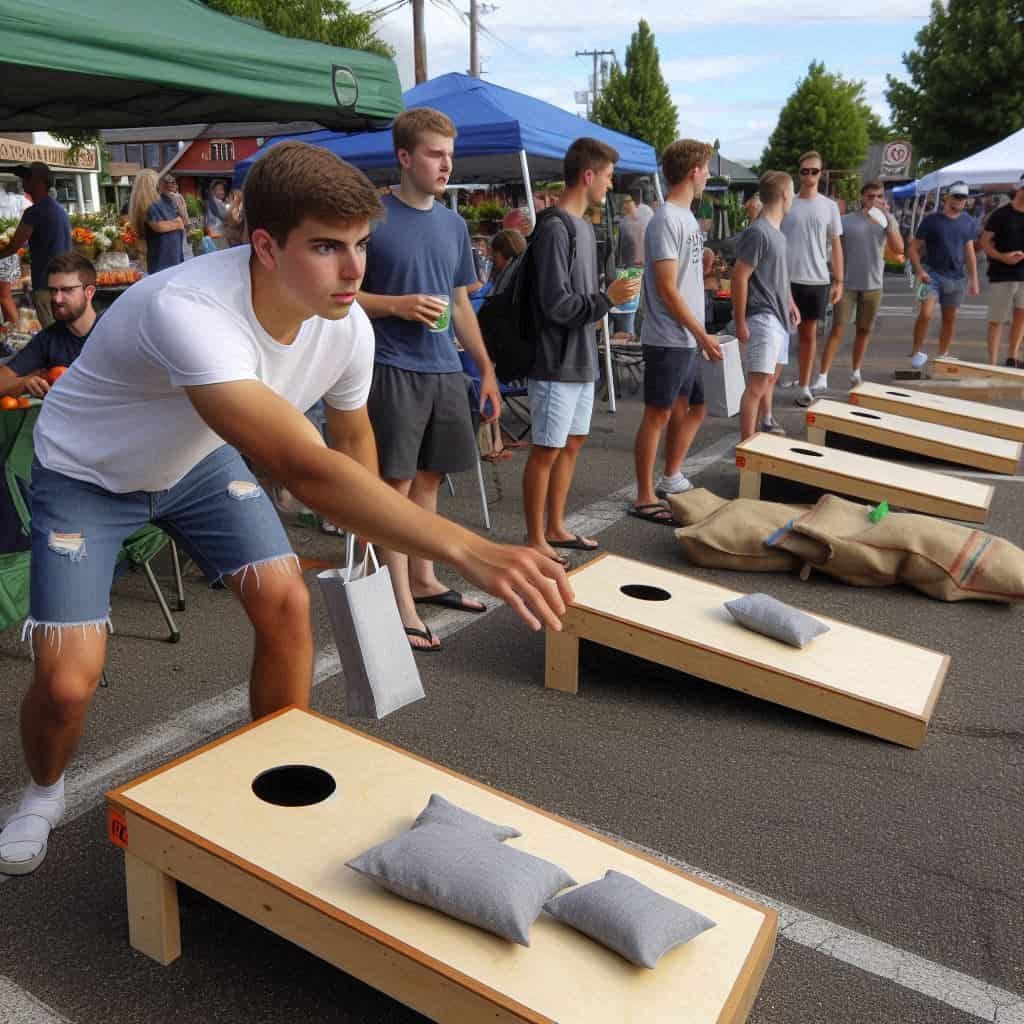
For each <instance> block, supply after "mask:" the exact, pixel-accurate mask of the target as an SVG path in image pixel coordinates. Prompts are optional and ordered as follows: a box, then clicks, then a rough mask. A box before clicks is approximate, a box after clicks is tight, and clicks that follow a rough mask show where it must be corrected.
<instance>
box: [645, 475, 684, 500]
mask: <svg viewBox="0 0 1024 1024" xmlns="http://www.w3.org/2000/svg"><path fill="white" fill-rule="evenodd" d="M692 490H693V484H691V483H690V481H689V480H687V479H686V477H685V476H683V474H682V473H680V474H679V476H677V477H672V478H669V477H667V476H662V478H661V479H660V480H659V481H658V482H657V483H656V484H655V485H654V493H655V494H656V495H657V496H658V497H659V498H667V497H668V496H669V495H670V494H685V493H686V492H687V491H692Z"/></svg>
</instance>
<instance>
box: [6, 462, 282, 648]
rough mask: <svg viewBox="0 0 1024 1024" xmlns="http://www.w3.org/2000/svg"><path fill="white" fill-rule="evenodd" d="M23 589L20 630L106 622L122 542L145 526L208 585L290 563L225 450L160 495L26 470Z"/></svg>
mask: <svg viewBox="0 0 1024 1024" xmlns="http://www.w3.org/2000/svg"><path fill="white" fill-rule="evenodd" d="M31 504H32V582H31V590H30V612H29V615H30V617H29V619H28V621H27V623H26V632H30V631H31V630H33V629H34V628H36V627H38V626H69V625H75V626H83V627H84V626H95V627H96V628H102V627H103V626H105V625H106V624H107V623H108V622H109V613H110V586H111V583H112V582H113V578H114V570H115V567H116V565H117V560H118V555H119V553H120V551H121V545H122V544H123V543H124V541H125V539H126V538H128V537H130V536H131V535H132V534H133V533H135V532H136V531H137V530H140V529H142V527H144V526H146V525H148V524H149V523H153V524H155V525H156V526H159V527H161V528H162V529H164V530H166V531H167V533H168V534H170V536H172V537H173V538H174V539H175V540H176V541H177V542H178V544H179V545H180V546H181V547H182V549H183V550H185V551H186V552H187V553H188V555H189V556H190V557H191V558H192V559H193V561H195V563H196V564H197V565H198V566H199V567H200V568H201V569H202V570H203V572H204V573H205V574H206V576H207V578H208V579H209V580H210V581H211V583H214V582H217V581H218V580H220V579H221V578H222V577H224V576H233V575H235V574H237V573H240V572H247V571H249V570H250V569H252V570H254V571H256V573H257V578H258V570H259V567H260V565H261V564H263V563H266V562H272V561H276V560H279V559H284V558H291V559H294V558H295V555H294V554H293V553H292V549H291V545H290V544H289V542H288V537H287V535H286V534H285V531H284V527H283V526H282V525H281V520H280V519H279V518H278V515H277V512H276V511H275V510H274V507H273V505H272V504H271V503H270V500H269V498H268V497H267V496H266V494H264V493H263V490H262V488H261V487H260V486H259V484H258V483H257V482H256V479H255V477H254V476H253V475H252V473H251V472H250V471H249V469H248V467H247V466H246V464H245V462H244V461H243V460H242V457H241V456H240V455H239V454H238V452H237V451H236V450H235V449H234V448H232V447H231V446H230V445H224V446H223V447H221V448H218V449H217V450H216V451H215V452H212V453H211V454H210V455H208V456H207V457H206V458H205V459H203V460H202V462H200V463H198V465H196V466H194V467H193V468H192V469H191V470H190V471H189V472H188V473H187V474H186V475H185V476H184V477H182V479H181V480H179V481H178V482H177V483H176V484H175V485H174V486H173V487H171V488H169V489H168V490H166V491H155V492H149V491H129V492H127V493H125V494H114V493H112V492H111V491H107V490H105V489H104V488H102V487H99V486H97V485H96V484H92V483H86V482H85V481H83V480H76V479H74V478H72V477H69V476H65V475H64V474H63V473H55V472H54V471H52V470H49V469H46V468H45V467H44V466H43V465H41V464H40V462H39V460H38V459H36V461H35V462H34V463H33V465H32V490H31Z"/></svg>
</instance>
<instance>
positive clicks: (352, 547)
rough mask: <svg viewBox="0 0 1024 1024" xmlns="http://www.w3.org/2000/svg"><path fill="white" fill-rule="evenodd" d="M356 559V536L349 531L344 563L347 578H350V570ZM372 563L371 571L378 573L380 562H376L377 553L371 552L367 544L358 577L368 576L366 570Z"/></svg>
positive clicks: (371, 549)
mask: <svg viewBox="0 0 1024 1024" xmlns="http://www.w3.org/2000/svg"><path fill="white" fill-rule="evenodd" d="M355 557H356V535H355V534H354V533H352V531H351V530H350V531H349V533H348V540H347V542H346V547H345V562H346V569H347V570H348V574H349V577H350V578H351V576H352V570H353V568H354V567H355V566H354V562H355ZM371 561H372V562H373V571H374V572H380V562H378V561H377V552H376V551H374V550H373V545H372V544H367V545H366V549H365V551H364V553H363V564H362V565H361V566H360V568H359V574H360V576H367V575H369V574H368V572H367V569H368V568H369V564H370V562H371Z"/></svg>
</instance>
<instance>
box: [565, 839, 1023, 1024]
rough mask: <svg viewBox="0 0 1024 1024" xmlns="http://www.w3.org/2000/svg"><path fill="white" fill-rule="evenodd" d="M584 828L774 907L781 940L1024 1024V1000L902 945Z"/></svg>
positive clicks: (985, 1015) (982, 1015)
mask: <svg viewBox="0 0 1024 1024" xmlns="http://www.w3.org/2000/svg"><path fill="white" fill-rule="evenodd" d="M582 824H584V826H585V827H586V828H589V829H591V830H592V831H594V832H598V833H600V834H601V835H606V836H608V838H609V839H614V840H615V842H617V843H621V844H622V845H624V846H629V847H632V848H633V849H634V850H639V851H640V852H642V853H646V854H648V855H649V856H651V857H655V858H656V859H658V860H661V861H664V862H665V863H666V864H670V865H671V866H672V867H675V868H679V870H680V871H685V872H687V873H688V874H691V875H696V876H697V877H698V878H703V879H704V880H705V881H707V882H710V883H711V884H712V885H717V886H720V887H721V888H723V889H726V890H728V891H729V892H732V893H735V894H736V895H737V896H743V897H745V898H746V899H749V900H753V901H754V902H755V903H763V904H764V905H765V906H768V907H771V908H772V910H774V911H775V912H776V913H777V914H778V915H779V936H780V937H781V938H783V939H786V940H787V941H789V942H795V943H796V944H797V945H799V946H804V947H806V948H807V949H812V950H814V951H815V952H816V953H821V954H822V956H830V957H832V958H833V959H834V960H840V961H842V962H843V963H847V964H851V965H852V966H854V967H858V968H860V970H862V971H866V972H867V973H868V974H873V975H875V976H876V977H879V978H884V979H885V980H886V981H891V982H893V983H895V984H897V985H899V986H901V987H902V988H906V989H909V990H910V991H912V992H918V993H920V994H921V995H924V996H928V997H929V998H930V999H934V1000H936V1001H937V1002H940V1003H945V1004H946V1005H947V1006H952V1007H954V1008H955V1009H957V1010H963V1011H964V1013H969V1014H971V1015H972V1016H974V1017H977V1018H979V1019H980V1020H985V1021H993V1022H997V1024H1024V996H1020V995H1017V994H1016V993H1014V992H1009V991H1007V990H1006V989H1004V988H999V987H998V986H996V985H990V984H989V983H988V982H987V981H979V980H978V979H977V978H972V977H971V976H970V975H968V974H963V973H962V972H961V971H955V970H953V969H952V968H951V967H945V966H944V965H942V964H937V963H935V962H934V961H932V960H926V959H924V957H920V956H918V955H917V954H916V953H908V952H907V951H906V950H905V949H900V948H899V947H898V946H891V945H890V944H889V943H887V942H882V941H880V940H879V939H872V938H870V937H868V936H867V935H861V934H860V932H855V931H853V930H852V929H850V928H844V927H843V926H842V925H838V924H835V923H834V922H832V921H827V920H825V918H822V917H816V916H815V915H814V914H809V913H807V912H806V911H804V910H801V909H800V908H799V907H791V906H790V905H789V904H788V903H780V902H779V901H778V900H775V899H772V898H771V897H770V896H765V895H763V894H762V893H759V892H754V891H753V890H752V889H747V888H745V887H744V886H742V885H736V884H735V883H734V882H730V881H728V880H727V879H724V878H719V877H718V876H717V875H713V874H711V873H710V872H708V871H704V870H702V869H701V868H695V867H693V866H692V865H691V864H685V863H683V862H682V861H680V860H676V859H675V858H674V857H667V856H665V854H663V853H659V852H658V851H657V850H652V849H650V848H648V847H646V846H641V845H640V844H639V843H634V842H630V840H628V839H623V838H622V837H621V836H617V835H615V834H614V833H612V832H607V831H605V830H604V829H600V828H596V827H595V826H594V825H587V824H586V823H582Z"/></svg>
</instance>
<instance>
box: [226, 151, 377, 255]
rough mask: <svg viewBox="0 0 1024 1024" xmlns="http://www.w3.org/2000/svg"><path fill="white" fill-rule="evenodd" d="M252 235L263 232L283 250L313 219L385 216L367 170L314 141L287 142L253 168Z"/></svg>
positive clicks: (248, 209) (249, 191)
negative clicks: (301, 226) (308, 220)
mask: <svg viewBox="0 0 1024 1024" xmlns="http://www.w3.org/2000/svg"><path fill="white" fill-rule="evenodd" d="M243 202H244V206H245V219H246V223H247V225H248V228H249V234H250V235H251V234H252V233H253V232H254V231H256V230H257V229H259V228H262V229H263V230H264V231H267V232H269V233H270V236H271V237H272V238H273V239H274V241H275V242H277V244H278V245H280V246H282V247H283V246H284V245H285V243H286V242H287V241H288V235H289V234H290V233H291V232H292V231H293V230H294V229H295V228H297V227H298V226H299V225H300V224H301V223H302V222H303V221H304V220H305V219H306V218H307V217H316V218H317V219H319V220H338V221H347V222H351V221H362V220H373V219H374V218H376V217H379V216H380V215H381V212H382V207H381V204H380V198H379V197H378V196H377V190H376V189H375V188H374V187H373V185H371V184H370V179H369V178H367V177H366V175H365V174H363V172H362V171H358V170H356V168H354V167H353V166H352V165H351V164H347V163H345V161H344V160H342V159H341V158H340V157H337V156H335V155H334V154H333V153H332V152H330V151H329V150H326V149H321V148H320V147H319V146H311V145H310V144H309V143H308V142H281V143H278V145H276V146H274V147H272V148H271V149H269V150H267V152H266V153H264V154H263V156H261V157H260V158H259V159H258V160H257V161H256V162H255V163H254V164H253V165H252V167H251V168H250V169H249V173H248V175H247V176H246V179H245V187H244V190H243Z"/></svg>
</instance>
